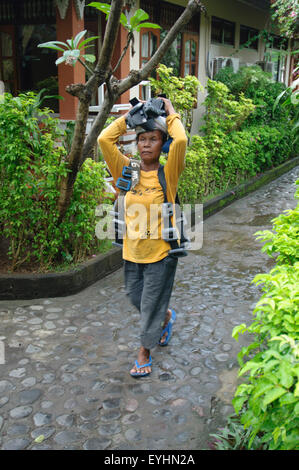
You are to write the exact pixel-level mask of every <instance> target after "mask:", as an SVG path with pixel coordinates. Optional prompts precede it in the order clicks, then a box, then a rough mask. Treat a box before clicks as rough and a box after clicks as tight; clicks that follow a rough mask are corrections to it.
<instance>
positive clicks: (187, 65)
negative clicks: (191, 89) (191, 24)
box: [181, 33, 199, 77]
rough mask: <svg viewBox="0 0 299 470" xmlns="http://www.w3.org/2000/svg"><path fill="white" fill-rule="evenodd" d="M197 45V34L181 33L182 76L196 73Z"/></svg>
mask: <svg viewBox="0 0 299 470" xmlns="http://www.w3.org/2000/svg"><path fill="white" fill-rule="evenodd" d="M198 45H199V39H198V35H197V34H190V33H184V34H183V43H182V46H183V47H182V63H181V76H182V77H185V76H186V75H195V76H197V75H198V73H197V70H198Z"/></svg>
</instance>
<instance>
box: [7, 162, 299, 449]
mask: <svg viewBox="0 0 299 470" xmlns="http://www.w3.org/2000/svg"><path fill="white" fill-rule="evenodd" d="M298 177H299V168H298V167H297V168H295V169H294V170H292V171H290V172H289V173H287V174H286V175H284V176H282V177H280V178H279V179H278V180H276V181H274V182H272V183H270V184H269V185H267V186H265V187H264V188H262V189H260V190H258V191H256V192H255V193H253V194H251V195H249V196H247V197H245V198H243V199H242V200H240V201H237V202H235V203H233V204H232V205H230V206H229V207H227V208H225V209H223V210H222V211H221V212H219V213H218V214H216V215H214V216H212V217H210V218H209V219H207V220H206V221H205V222H204V242H203V247H202V249H201V250H199V251H198V252H194V253H192V254H190V255H189V256H188V257H187V258H184V259H183V260H181V261H180V263H179V267H178V271H177V276H176V282H175V287H174V292H173V296H172V301H171V305H172V306H173V307H174V308H175V309H176V311H177V314H178V318H177V321H176V323H175V328H174V333H173V337H172V339H171V342H170V344H169V346H167V347H165V348H159V347H157V348H155V349H154V350H153V351H152V357H153V372H152V374H151V375H150V376H148V377H145V378H143V379H137V380H136V379H133V378H131V377H130V375H129V370H130V368H131V366H132V364H133V363H134V360H135V358H136V354H137V350H138V347H139V341H138V324H139V314H138V313H136V311H135V310H134V309H133V307H131V306H130V304H129V302H128V300H127V299H126V297H125V294H124V282H123V273H122V270H118V271H117V272H115V273H113V274H111V275H109V276H107V277H106V278H105V279H103V280H101V281H98V282H97V283H95V284H94V285H92V286H91V287H89V288H87V289H85V290H84V291H82V292H81V293H79V294H77V295H73V296H69V297H63V298H49V299H38V300H31V301H30V300H26V301H1V302H0V321H1V330H0V339H1V340H2V342H3V343H4V345H5V363H4V364H2V365H1V364H0V433H1V437H0V448H1V449H2V450H10V449H12V450H16V449H52V450H60V449H82V450H83V449H86V450H89V449H107V450H116V449H132V450H134V449H148V450H156V449H164V450H172V449H189V450H190V449H191V450H193V449H199V450H202V449H207V448H209V442H211V438H210V437H209V434H210V433H211V432H216V430H217V428H219V427H220V426H221V425H223V424H224V423H225V420H226V417H227V416H228V415H229V414H231V413H232V411H233V409H232V406H231V398H232V396H233V393H234V390H235V387H236V384H237V383H238V379H237V371H238V363H237V353H238V351H239V350H240V348H241V347H242V345H244V344H246V341H248V338H241V339H240V342H239V343H237V342H236V341H235V340H233V339H232V337H231V332H232V329H233V327H234V326H235V325H238V324H240V323H243V322H245V323H247V324H249V323H250V322H251V319H252V313H251V312H252V310H253V307H254V305H255V303H256V301H257V300H258V298H259V296H260V291H259V289H258V288H257V287H256V286H255V285H254V284H251V280H252V279H253V277H254V276H255V275H256V274H257V273H259V272H265V271H268V270H270V268H271V266H272V264H271V263H272V261H271V260H270V259H269V258H268V257H267V256H266V255H264V254H262V253H261V252H260V249H261V244H260V243H259V242H257V241H256V240H255V237H254V235H253V234H254V233H255V232H256V231H257V230H262V229H264V228H270V227H271V224H270V220H271V219H272V218H273V217H275V216H277V215H278V214H280V213H281V212H282V211H283V210H285V209H289V208H293V207H295V205H296V201H295V200H294V192H295V183H294V182H295V180H296V178H298ZM3 343H2V344H3Z"/></svg>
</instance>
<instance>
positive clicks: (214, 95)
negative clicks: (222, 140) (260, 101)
mask: <svg viewBox="0 0 299 470" xmlns="http://www.w3.org/2000/svg"><path fill="white" fill-rule="evenodd" d="M207 91H208V94H207V97H206V99H205V101H204V105H205V108H206V113H205V116H204V119H205V121H206V124H205V126H204V127H203V130H204V131H205V133H206V134H207V135H209V134H214V133H216V134H217V133H218V132H224V133H225V134H228V133H230V132H232V131H234V130H238V129H240V128H241V126H242V124H243V123H244V121H245V120H246V119H247V118H248V116H249V115H250V114H251V113H253V111H254V109H255V106H254V104H253V103H252V101H251V100H250V99H247V98H245V96H244V95H243V94H242V93H241V94H240V96H239V99H238V100H237V99H235V97H234V96H233V95H232V94H231V93H230V92H229V89H228V87H227V86H226V85H224V84H223V83H221V82H216V81H213V80H208V83H207Z"/></svg>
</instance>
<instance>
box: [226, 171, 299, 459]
mask: <svg viewBox="0 0 299 470" xmlns="http://www.w3.org/2000/svg"><path fill="white" fill-rule="evenodd" d="M297 184H298V189H297V192H296V197H297V198H298V197H299V180H298V181H297ZM298 215H299V204H298V205H297V208H296V209H294V210H288V211H285V212H284V213H283V214H281V215H280V216H279V217H277V218H276V219H274V231H273V232H271V231H269V230H267V231H262V232H257V235H258V236H259V238H261V239H262V240H263V241H266V244H265V245H264V247H263V251H266V252H267V253H268V254H269V255H270V256H273V255H274V254H276V263H277V264H276V266H275V268H274V269H272V270H271V271H270V273H268V274H259V275H257V276H256V277H255V278H254V280H253V282H255V283H256V284H257V285H259V284H263V291H264V294H263V295H262V297H261V299H260V301H259V302H258V303H257V304H256V307H255V309H254V312H253V313H254V315H255V320H254V322H253V323H252V324H251V325H250V326H249V327H246V325H245V324H242V325H239V326H237V327H236V328H234V331H233V337H234V338H235V339H238V335H239V334H240V333H242V334H243V333H244V332H248V333H250V334H253V335H254V341H253V342H252V343H251V344H250V345H249V346H248V347H245V348H243V349H242V350H241V352H240V353H239V355H238V359H239V362H240V365H241V369H240V371H239V375H244V374H248V372H249V376H246V382H245V383H243V384H241V385H240V386H239V387H238V388H237V390H236V393H235V397H234V399H233V404H234V407H235V411H236V413H237V414H239V415H240V421H241V423H242V424H243V426H244V428H250V429H251V432H250V436H251V437H250V442H249V447H250V445H251V444H252V442H253V440H254V439H255V436H257V435H258V436H260V437H261V441H262V442H263V443H265V444H266V445H267V448H268V449H270V450H272V449H279V450H292V449H293V450H295V449H296V450H299V308H298V306H299V243H298V239H299V222H298V220H299V219H298ZM245 356H248V357H249V360H247V361H246V362H245V363H244V361H243V359H244V357H245Z"/></svg>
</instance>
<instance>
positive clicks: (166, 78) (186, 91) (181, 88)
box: [149, 64, 202, 133]
mask: <svg viewBox="0 0 299 470" xmlns="http://www.w3.org/2000/svg"><path fill="white" fill-rule="evenodd" d="M157 73H158V76H159V79H158V80H155V79H154V78H150V79H149V80H150V83H151V88H152V90H153V92H154V93H155V94H156V95H158V94H161V93H165V95H166V96H167V98H168V99H170V101H171V102H172V104H173V106H174V109H175V110H176V111H177V112H178V113H180V115H181V118H182V121H183V122H184V125H185V128H186V131H187V132H188V133H190V130H191V126H192V111H193V108H194V105H195V104H196V103H197V91H198V89H201V88H202V86H201V85H200V83H199V81H198V80H197V78H196V77H195V76H193V75H187V76H186V77H184V78H181V77H177V76H176V75H174V74H173V69H172V68H171V67H166V65H164V64H160V66H159V67H158V69H157Z"/></svg>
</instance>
